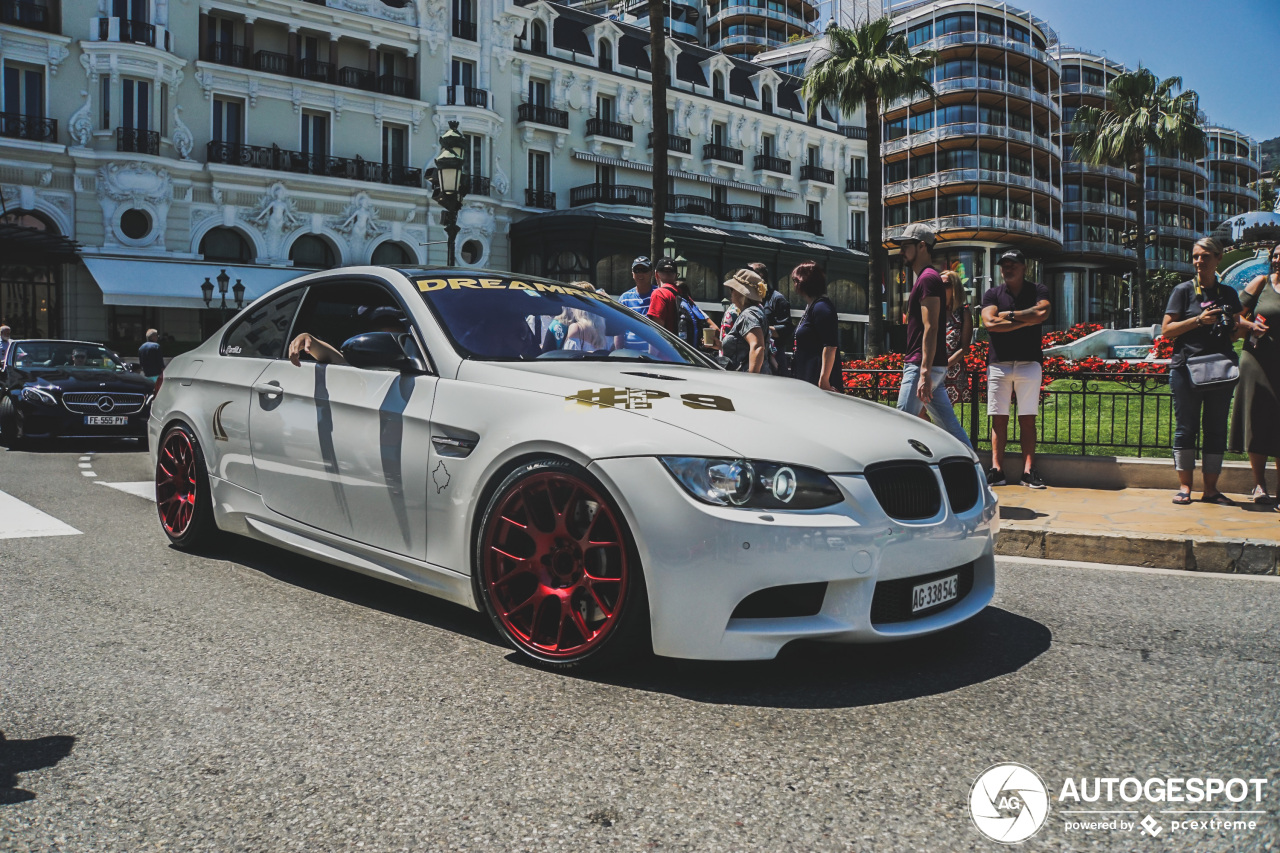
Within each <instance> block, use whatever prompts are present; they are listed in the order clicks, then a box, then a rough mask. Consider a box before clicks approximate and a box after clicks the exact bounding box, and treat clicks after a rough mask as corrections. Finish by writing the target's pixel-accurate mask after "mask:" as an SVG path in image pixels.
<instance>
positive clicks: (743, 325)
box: [723, 269, 773, 373]
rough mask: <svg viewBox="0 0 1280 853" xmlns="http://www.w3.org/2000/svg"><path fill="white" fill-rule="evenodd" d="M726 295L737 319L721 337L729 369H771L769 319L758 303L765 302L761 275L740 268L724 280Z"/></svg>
mask: <svg viewBox="0 0 1280 853" xmlns="http://www.w3.org/2000/svg"><path fill="white" fill-rule="evenodd" d="M724 286H725V287H727V288H729V299H730V301H732V302H733V304H734V306H735V307H737V309H738V319H736V320H734V321H733V328H731V329H730V330H729V334H728V335H727V336H726V337H725V339H724V347H723V350H724V355H725V358H727V359H728V361H729V364H728V367H729V369H730V370H737V371H740V372H743V373H773V368H772V366H771V365H770V359H769V341H768V338H767V337H766V335H767V334H768V331H767V330H768V328H769V320H768V318H766V317H765V315H764V309H763V308H762V307H761V306H760V303H762V302H764V299H765V296H766V295H767V293H766V290H767V288H766V286H765V283H764V279H762V278H761V277H760V276H758V275H756V274H755V273H753V272H752V271H751V270H747V269H742V270H738V271H737V272H735V273H734V274H733V277H732V278H730V279H729V280H728V281H726V282H725V283H724Z"/></svg>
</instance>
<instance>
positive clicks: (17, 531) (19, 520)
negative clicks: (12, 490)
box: [0, 492, 80, 539]
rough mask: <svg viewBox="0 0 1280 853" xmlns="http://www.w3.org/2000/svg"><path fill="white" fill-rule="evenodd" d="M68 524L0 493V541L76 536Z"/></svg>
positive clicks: (75, 532)
mask: <svg viewBox="0 0 1280 853" xmlns="http://www.w3.org/2000/svg"><path fill="white" fill-rule="evenodd" d="M79 534H80V531H79V530H76V529H75V528H74V527H72V526H71V525H69V524H65V523H63V522H61V521H59V520H58V519H56V518H54V517H53V516H52V515H49V514H48V513H47V512H42V511H40V510H38V509H36V508H35V507H33V506H32V505H31V504H29V503H25V502H23V501H20V500H18V499H17V498H15V497H14V496H13V495H10V494H6V493H5V492H0V539H22V538H27V537H33V536H78V535H79Z"/></svg>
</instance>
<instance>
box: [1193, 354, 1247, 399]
mask: <svg viewBox="0 0 1280 853" xmlns="http://www.w3.org/2000/svg"><path fill="white" fill-rule="evenodd" d="M1187 373H1188V374H1190V376H1191V384H1192V385H1194V386H1196V387H1197V388H1200V389H1202V390H1212V389H1216V388H1229V387H1231V386H1232V385H1234V384H1235V383H1236V382H1237V381H1239V379H1240V367H1239V365H1237V364H1236V362H1235V359H1233V358H1232V357H1231V356H1229V355H1224V354H1223V353H1220V352H1212V353H1208V354H1207V355H1193V356H1191V357H1189V358H1188V359H1187Z"/></svg>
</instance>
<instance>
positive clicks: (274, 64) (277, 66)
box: [253, 50, 293, 77]
mask: <svg viewBox="0 0 1280 853" xmlns="http://www.w3.org/2000/svg"><path fill="white" fill-rule="evenodd" d="M253 67H254V69H255V70H257V71H265V72H266V73H268V74H281V75H283V76H285V77H292V76H293V57H292V56H290V55H289V54H287V53H276V52H275V51H272V50H260V51H258V52H257V53H255V54H254V55H253Z"/></svg>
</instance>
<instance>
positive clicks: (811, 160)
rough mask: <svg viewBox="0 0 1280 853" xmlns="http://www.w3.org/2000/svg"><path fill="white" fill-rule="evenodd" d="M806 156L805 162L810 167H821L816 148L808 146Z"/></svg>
mask: <svg viewBox="0 0 1280 853" xmlns="http://www.w3.org/2000/svg"><path fill="white" fill-rule="evenodd" d="M807 156H808V159H807V160H806V162H807V163H808V164H809V165H810V166H815V167H816V166H821V165H822V161H821V158H820V157H819V156H818V146H816V145H810V146H809V150H808V154H807Z"/></svg>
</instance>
